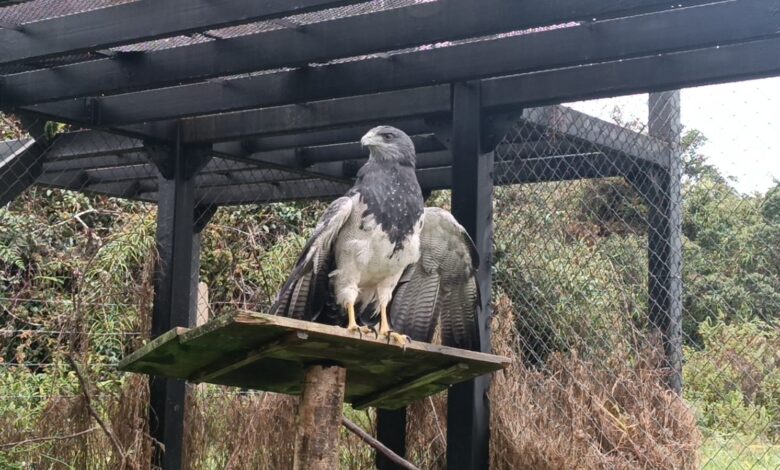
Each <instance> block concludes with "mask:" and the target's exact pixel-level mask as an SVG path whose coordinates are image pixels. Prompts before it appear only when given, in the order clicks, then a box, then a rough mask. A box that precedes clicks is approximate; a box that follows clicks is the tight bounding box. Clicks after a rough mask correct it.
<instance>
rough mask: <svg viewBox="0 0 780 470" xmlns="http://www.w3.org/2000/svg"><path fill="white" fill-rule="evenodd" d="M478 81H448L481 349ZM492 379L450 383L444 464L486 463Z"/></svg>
mask: <svg viewBox="0 0 780 470" xmlns="http://www.w3.org/2000/svg"><path fill="white" fill-rule="evenodd" d="M483 124H484V123H483V120H482V113H481V93H480V84H479V82H478V81H476V82H468V83H457V84H454V85H453V86H452V137H451V138H452V143H451V151H452V213H453V215H454V216H455V218H456V219H457V220H458V221H459V222H460V223H461V224H462V225H463V226H464V227H465V228H466V230H467V231H468V233H469V235H471V237H472V239H473V240H474V243H475V244H476V246H477V250H478V251H479V256H480V266H479V272H478V278H479V285H480V289H481V293H482V295H481V298H482V308H481V314H480V317H479V325H478V328H479V339H480V341H479V345H478V347H479V350H480V351H485V352H489V351H490V315H491V311H490V281H491V279H490V264H491V257H492V256H491V255H492V250H493V211H492V203H493V148H485V145H483V142H484V139H483V135H482V130H483ZM489 385H490V378H489V377H488V376H483V377H480V378H477V379H475V380H471V381H469V382H465V383H462V384H458V385H455V386H453V387H452V388H450V390H449V400H448V403H447V467H448V468H449V469H453V470H454V469H458V470H460V469H464V470H465V469H469V470H484V469H486V468H488V457H489V455H488V442H489V424H490V410H489V406H488V397H487V393H488V387H489Z"/></svg>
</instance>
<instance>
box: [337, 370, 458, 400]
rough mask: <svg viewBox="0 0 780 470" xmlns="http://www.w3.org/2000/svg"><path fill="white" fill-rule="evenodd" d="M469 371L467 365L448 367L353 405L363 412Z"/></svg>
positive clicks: (365, 398)
mask: <svg viewBox="0 0 780 470" xmlns="http://www.w3.org/2000/svg"><path fill="white" fill-rule="evenodd" d="M467 369H468V366H466V365H465V364H455V365H454V366H451V367H448V368H446V369H441V370H437V371H434V372H430V373H428V374H425V375H423V376H420V377H418V378H416V379H414V380H411V381H409V382H406V383H403V384H401V385H398V386H395V387H390V388H388V389H386V390H381V391H379V392H377V393H374V394H371V395H369V396H367V397H364V398H361V399H360V400H356V401H354V402H353V403H352V406H353V407H354V408H355V409H357V410H362V409H364V408H368V407H370V406H374V405H375V404H377V403H381V402H383V401H384V400H386V399H392V398H395V397H398V396H400V395H403V394H405V393H406V392H408V391H409V390H412V389H415V388H418V387H420V386H422V385H427V384H429V383H432V382H436V381H437V380H439V379H441V378H444V377H451V376H456V375H457V374H458V373H459V372H461V371H464V370H467Z"/></svg>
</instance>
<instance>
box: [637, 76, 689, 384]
mask: <svg viewBox="0 0 780 470" xmlns="http://www.w3.org/2000/svg"><path fill="white" fill-rule="evenodd" d="M648 108H649V120H648V130H649V132H650V135H653V136H656V137H658V138H659V139H664V140H666V141H667V142H668V143H669V146H668V148H669V150H668V151H667V152H666V153H665V154H664V157H665V158H666V159H667V160H668V162H669V165H668V167H667V168H664V169H658V168H649V169H648V171H647V172H646V173H643V174H641V175H640V177H639V178H636V179H634V182H635V186H636V187H637V188H638V189H639V190H640V194H644V195H645V196H646V198H647V199H648V208H649V215H648V220H649V227H648V234H647V244H648V262H649V264H648V268H649V277H648V291H649V307H650V308H649V320H650V325H651V326H652V327H653V328H654V329H656V330H657V331H658V332H659V333H660V337H661V341H662V343H663V348H664V353H665V360H664V362H663V364H662V367H663V369H664V370H665V372H666V373H667V384H668V386H669V388H670V389H671V390H673V391H675V392H677V393H678V394H679V393H681V392H682V199H681V194H680V186H681V181H680V179H681V177H682V169H681V164H682V163H681V150H680V138H681V131H682V124H681V123H680V92H679V91H670V92H665V93H653V94H651V95H650V97H649V100H648Z"/></svg>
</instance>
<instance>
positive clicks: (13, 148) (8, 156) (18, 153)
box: [0, 139, 46, 208]
mask: <svg viewBox="0 0 780 470" xmlns="http://www.w3.org/2000/svg"><path fill="white" fill-rule="evenodd" d="M2 146H7V147H8V150H10V151H9V152H5V153H0V188H2V190H0V208H2V207H4V206H5V205H6V204H8V203H9V202H11V201H13V200H14V199H16V197H17V196H19V195H20V194H21V193H22V192H24V190H26V189H27V188H29V187H30V186H32V185H33V183H35V181H36V180H37V179H38V178H39V177H40V175H41V171H42V163H43V158H44V155H45V152H46V146H45V144H43V143H41V142H39V141H37V140H35V139H24V140H19V141H11V142H0V147H2ZM0 150H6V149H2V148H0Z"/></svg>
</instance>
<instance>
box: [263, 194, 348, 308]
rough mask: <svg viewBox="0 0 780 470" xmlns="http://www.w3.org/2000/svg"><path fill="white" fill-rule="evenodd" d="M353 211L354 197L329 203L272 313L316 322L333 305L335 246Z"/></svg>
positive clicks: (342, 198) (278, 297)
mask: <svg viewBox="0 0 780 470" xmlns="http://www.w3.org/2000/svg"><path fill="white" fill-rule="evenodd" d="M351 213H352V199H350V198H349V197H346V196H344V197H340V198H338V199H336V200H335V201H333V203H331V205H330V206H328V209H327V210H326V211H325V213H324V214H323V215H322V217H321V218H320V221H319V223H318V224H317V226H316V227H315V228H314V233H313V234H312V236H311V238H309V240H308V241H307V242H306V245H305V246H304V247H303V253H301V256H300V257H299V258H298V261H297V262H296V263H295V267H294V268H293V270H292V273H291V274H290V277H289V278H287V281H286V282H285V283H284V285H283V286H282V289H281V290H280V291H279V295H278V296H277V298H276V301H275V302H274V304H273V305H272V306H271V310H270V313H271V314H272V315H281V316H284V317H291V318H296V319H299V320H309V321H314V320H316V319H317V317H319V316H320V314H321V313H322V311H323V310H324V309H326V308H329V305H328V304H329V302H328V300H329V299H328V296H329V287H328V274H329V273H330V271H331V269H332V265H333V262H334V259H333V246H334V244H335V241H336V239H337V237H338V235H339V232H340V231H341V228H342V227H343V226H344V223H345V222H346V221H347V219H349V216H350V214H351Z"/></svg>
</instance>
